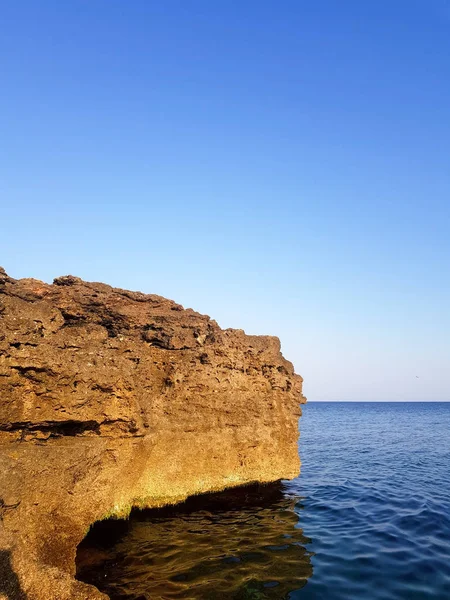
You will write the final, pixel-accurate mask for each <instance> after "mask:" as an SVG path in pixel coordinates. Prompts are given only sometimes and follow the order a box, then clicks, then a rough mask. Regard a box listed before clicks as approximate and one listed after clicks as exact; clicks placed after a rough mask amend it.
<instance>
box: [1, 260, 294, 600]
mask: <svg viewBox="0 0 450 600" xmlns="http://www.w3.org/2000/svg"><path fill="white" fill-rule="evenodd" d="M301 387H302V379H301V377H300V376H298V375H295V374H294V371H293V367H292V364H291V363H290V362H288V361H287V360H285V359H284V358H283V356H282V355H281V353H280V343H279V340H278V339H277V338H274V337H268V336H249V335H245V333H244V332H243V331H242V330H234V329H228V330H222V329H220V327H219V326H218V325H217V323H216V322H215V321H213V320H211V319H210V318H209V317H207V316H204V315H200V314H198V313H196V312H194V311H193V310H191V309H187V310H184V309H183V308H182V307H181V306H180V305H179V304H176V303H175V302H172V301H170V300H166V299H164V298H162V297H160V296H156V295H153V294H150V295H147V294H142V293H139V292H129V291H126V290H122V289H117V288H112V287H110V286H108V285H105V284H102V283H86V282H84V281H82V280H81V279H79V278H77V277H73V276H66V277H60V278H58V279H55V281H54V283H53V285H48V284H45V283H43V282H41V281H37V280H34V279H21V280H14V279H12V278H10V277H8V276H7V275H6V273H5V271H4V270H3V269H0V599H2V598H9V599H10V600H16V598H17V599H21V598H27V599H29V600H52V599H58V600H65V599H69V598H73V599H79V600H81V599H88V598H89V599H100V598H106V596H105V595H104V594H101V593H100V592H99V591H98V590H97V589H96V588H94V587H92V586H89V585H87V584H84V583H82V582H79V581H76V580H75V579H74V573H75V553H76V548H77V545H78V544H79V542H80V541H81V540H82V539H83V537H84V536H85V534H86V532H87V530H88V528H89V526H90V525H91V524H92V523H94V522H95V521H97V520H100V519H103V518H105V517H107V516H111V515H117V516H120V515H126V514H127V513H128V512H129V510H130V509H131V508H132V507H133V506H137V507H155V506H161V505H164V504H169V503H175V502H178V501H180V500H183V499H185V498H186V497H187V496H189V495H191V494H196V493H200V492H206V491H212V490H219V489H223V488H226V487H230V486H236V485H241V484H245V483H249V482H254V481H259V482H269V481H275V480H278V479H284V478H292V477H295V476H296V475H297V474H298V472H299V459H298V453H297V438H298V428H297V420H298V417H299V415H300V403H302V402H304V401H305V399H304V397H303V396H302V393H301Z"/></svg>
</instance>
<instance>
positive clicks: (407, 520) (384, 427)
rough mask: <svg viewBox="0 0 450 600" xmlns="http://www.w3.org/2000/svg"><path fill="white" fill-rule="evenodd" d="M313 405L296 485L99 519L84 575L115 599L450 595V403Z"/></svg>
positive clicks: (380, 599)
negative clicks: (118, 518)
mask: <svg viewBox="0 0 450 600" xmlns="http://www.w3.org/2000/svg"><path fill="white" fill-rule="evenodd" d="M303 412H304V415H303V417H302V419H301V443H300V454H301V458H302V462H303V467H302V475H301V476H300V477H299V478H298V479H296V480H294V481H290V482H284V483H283V485H282V487H281V489H280V488H279V487H277V486H269V487H259V486H256V487H254V488H252V489H250V490H248V489H247V490H245V491H242V490H241V491H231V492H226V493H224V494H215V495H211V496H206V497H199V498H196V499H192V500H191V501H189V502H188V503H186V504H184V505H180V506H179V507H175V508H170V509H164V510H161V511H146V512H142V513H136V514H135V515H133V517H132V519H130V520H129V521H124V522H117V523H116V524H115V525H114V524H112V525H111V524H106V525H105V524H100V525H99V526H98V527H97V528H94V531H93V533H92V534H90V536H88V538H87V539H86V540H85V542H84V543H83V544H82V546H81V547H80V549H79V553H78V559H77V560H78V577H79V578H80V579H83V580H84V581H88V582H90V583H94V584H95V585H97V586H98V587H99V588H100V589H101V590H103V591H105V592H107V593H108V594H109V595H110V596H111V597H112V598H113V600H119V599H120V600H122V599H125V598H127V599H128V600H132V599H133V600H138V599H139V600H144V599H150V598H152V599H155V598H159V599H161V600H162V599H171V598H183V599H188V598H195V599H215V598H217V599H221V598H223V599H226V598H227V599H236V600H244V599H247V600H264V599H267V600H269V599H289V600H297V599H299V600H307V599H314V600H321V599H324V600H341V599H342V600H349V599H361V600H362V599H364V600H368V599H369V600H370V599H374V600H419V599H423V600H425V599H427V600H428V599H433V600H448V599H449V598H450V404H444V403H442V404H440V403H433V404H431V403H430V404H415V403H399V404H395V403H389V404H381V403H375V404H369V403H320V404H309V405H306V407H305V408H304V411H303ZM106 528H108V536H111V535H113V537H114V539H111V538H108V542H107V543H106V545H105V544H104V543H103V544H101V543H100V541H103V542H104V541H105V531H106ZM111 528H112V529H111ZM114 528H115V531H114Z"/></svg>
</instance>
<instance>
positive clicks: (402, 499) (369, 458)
mask: <svg viewBox="0 0 450 600" xmlns="http://www.w3.org/2000/svg"><path fill="white" fill-rule="evenodd" d="M300 429H301V439H300V455H301V458H302V461H303V467H302V473H301V476H300V477H299V478H298V479H296V480H294V481H292V482H289V483H288V484H287V485H286V488H287V489H288V490H289V492H291V493H294V494H296V495H297V494H298V495H300V496H302V497H303V500H302V505H303V508H302V509H301V510H299V511H298V512H299V522H300V524H301V527H302V528H303V531H304V533H305V534H306V535H307V536H308V537H310V538H311V540H312V541H311V544H308V545H307V548H308V549H309V550H310V551H312V552H314V553H315V554H314V556H313V557H312V559H311V561H312V565H313V576H312V577H311V578H310V579H309V580H308V583H307V585H306V586H305V587H304V588H303V589H302V590H301V591H299V592H293V593H292V595H291V596H290V597H291V598H292V599H294V598H295V599H297V598H299V599H301V600H307V599H312V598H314V599H316V598H325V599H328V600H338V599H349V598H352V599H354V598H361V599H362V598H364V599H367V598H371V599H372V598H373V599H377V600H394V599H395V600H398V599H402V600H403V599H404V600H406V599H407V600H413V599H419V598H420V599H425V598H426V599H431V598H433V599H435V600H438V599H439V600H449V599H450V403H420V404H419V403H412V402H411V403H409V402H405V403H403V402H402V403H350V402H348V403H347V402H339V403H332V402H327V403H309V404H307V405H306V407H305V408H304V411H303V417H302V419H301V427H300Z"/></svg>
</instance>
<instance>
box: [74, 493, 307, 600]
mask: <svg viewBox="0 0 450 600" xmlns="http://www.w3.org/2000/svg"><path fill="white" fill-rule="evenodd" d="M297 501H298V498H292V497H287V496H285V495H283V492H282V490H281V488H280V486H279V485H271V486H251V487H246V488H240V489H236V490H230V491H227V492H221V493H217V494H208V495H203V496H197V497H194V498H191V499H189V500H188V501H187V502H185V503H184V504H181V505H178V506H175V507H167V508H164V509H159V510H148V511H142V512H135V513H133V514H132V516H131V518H130V519H129V520H128V521H115V522H114V521H107V522H103V523H98V524H96V525H95V526H94V527H93V528H92V530H91V532H90V533H89V535H88V536H87V537H86V539H85V540H84V541H83V542H82V544H80V546H79V548H78V554H77V578H78V579H81V580H83V581H85V582H87V583H91V584H93V585H95V586H97V587H98V588H99V589H100V590H102V591H103V592H106V593H107V594H109V595H110V597H111V598H112V599H113V600H119V599H120V600H122V599H125V598H126V599H128V600H132V599H133V600H137V599H139V600H144V599H150V598H151V599H170V598H185V599H187V598H191V599H194V598H195V599H211V598H217V599H221V598H223V599H225V598H227V599H231V598H232V599H236V600H238V599H239V600H244V599H245V600H265V599H275V598H276V599H282V598H287V597H288V594H289V592H291V591H293V590H298V589H300V588H301V587H303V586H304V585H305V584H306V581H307V579H308V578H309V577H310V576H311V575H312V566H311V561H310V556H311V553H310V552H308V551H307V550H306V549H305V547H304V545H305V544H306V543H308V542H309V541H310V540H308V539H307V538H306V537H304V535H303V533H302V530H301V529H300V528H299V520H298V516H297V514H296V513H295V510H294V507H295V505H296V502H297Z"/></svg>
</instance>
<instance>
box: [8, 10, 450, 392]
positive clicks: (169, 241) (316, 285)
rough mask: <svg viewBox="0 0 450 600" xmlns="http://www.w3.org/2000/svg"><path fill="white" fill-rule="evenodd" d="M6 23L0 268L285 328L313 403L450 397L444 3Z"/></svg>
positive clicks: (65, 15) (12, 18) (129, 13)
mask: <svg viewBox="0 0 450 600" xmlns="http://www.w3.org/2000/svg"><path fill="white" fill-rule="evenodd" d="M0 29H1V31H0V63H1V64H0V67H1V69H0V82H1V94H0V136H1V144H0V202H1V211H0V218H1V232H0V264H2V265H3V266H4V267H5V268H6V270H7V272H9V274H10V275H12V276H13V277H16V278H19V277H28V276H32V277H36V278H38V279H43V280H45V281H51V280H52V279H53V278H54V277H56V276H59V275H63V274H67V273H72V274H74V275H78V276H81V277H83V278H85V279H88V280H95V281H106V282H108V283H111V284H113V285H116V286H120V287H125V288H131V289H138V290H142V291H145V292H154V293H158V294H161V295H164V296H167V297H170V298H173V299H175V300H177V301H178V302H181V303H182V304H184V305H185V306H191V307H193V308H195V309H196V310H199V311H200V312H204V313H207V314H209V315H211V316H212V317H214V318H215V319H216V320H217V321H218V322H219V324H220V325H222V326H223V327H236V328H243V329H245V330H246V331H247V332H249V333H264V334H266V333H270V334H275V335H278V336H279V337H280V338H281V341H282V349H283V352H284V354H285V355H286V357H287V358H289V359H290V360H292V361H293V362H294V364H295V367H296V369H297V371H298V372H299V373H301V374H302V375H303V376H304V378H305V393H306V394H307V396H308V397H309V398H310V399H311V400H450V368H449V367H450V2H448V1H446V0H376V1H372V2H364V1H361V0H341V1H339V2H337V1H336V0H283V1H277V2H276V1H274V0H271V1H264V0H257V1H256V0H245V1H244V2H243V1H237V0H227V1H225V0H217V1H211V0H178V1H173V0H130V1H125V0H79V1H74V0H64V1H63V2H62V1H60V0H58V1H48V0H40V1H39V2H36V1H35V0H32V1H22V0H15V1H12V0H10V1H7V2H3V3H2V6H1V19H0ZM416 375H418V376H419V378H417V377H416Z"/></svg>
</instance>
